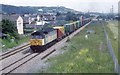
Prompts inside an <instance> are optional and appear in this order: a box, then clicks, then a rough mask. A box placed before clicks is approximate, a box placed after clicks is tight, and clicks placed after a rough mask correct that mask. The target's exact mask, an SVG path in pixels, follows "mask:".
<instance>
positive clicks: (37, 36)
mask: <svg viewBox="0 0 120 75" xmlns="http://www.w3.org/2000/svg"><path fill="white" fill-rule="evenodd" d="M42 38H43V37H42V36H40V35H33V36H31V39H42Z"/></svg>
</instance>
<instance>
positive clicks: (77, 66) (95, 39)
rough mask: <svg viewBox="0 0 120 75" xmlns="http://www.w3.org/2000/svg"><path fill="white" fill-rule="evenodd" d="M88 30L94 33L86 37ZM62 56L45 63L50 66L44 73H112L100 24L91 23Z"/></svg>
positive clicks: (65, 48) (64, 48)
mask: <svg viewBox="0 0 120 75" xmlns="http://www.w3.org/2000/svg"><path fill="white" fill-rule="evenodd" d="M88 29H92V30H95V32H96V33H91V34H89V35H88V37H89V38H88V39H85V35H86V31H87V30H88ZM68 43H69V45H68V46H67V47H63V48H61V50H66V51H65V52H64V53H63V54H60V55H58V56H56V57H52V58H50V59H49V60H47V62H49V63H51V66H50V67H49V68H48V69H47V70H46V71H40V72H45V73H46V72H49V73H61V72H62V73H113V72H114V65H113V61H112V58H111V56H110V54H109V53H108V50H107V46H106V41H105V37H104V33H103V28H102V26H101V24H100V23H99V22H98V23H92V24H90V25H89V26H88V27H86V28H85V29H84V30H82V31H81V32H80V33H79V34H77V35H76V36H75V37H73V38H72V39H71V41H70V42H68Z"/></svg>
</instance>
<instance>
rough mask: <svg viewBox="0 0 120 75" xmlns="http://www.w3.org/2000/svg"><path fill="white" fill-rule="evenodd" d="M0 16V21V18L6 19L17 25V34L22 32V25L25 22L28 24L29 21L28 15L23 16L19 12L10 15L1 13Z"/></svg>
mask: <svg viewBox="0 0 120 75" xmlns="http://www.w3.org/2000/svg"><path fill="white" fill-rule="evenodd" d="M0 17H1V19H0V21H2V19H8V20H10V21H12V22H13V23H14V24H15V25H16V27H17V30H18V34H24V33H23V26H24V25H25V24H29V23H30V22H31V21H30V19H29V17H24V16H22V15H19V14H11V15H9V14H1V15H0Z"/></svg>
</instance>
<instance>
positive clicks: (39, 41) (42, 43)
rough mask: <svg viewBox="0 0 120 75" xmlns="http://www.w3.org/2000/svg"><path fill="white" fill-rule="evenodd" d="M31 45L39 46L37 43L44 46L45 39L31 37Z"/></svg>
mask: <svg viewBox="0 0 120 75" xmlns="http://www.w3.org/2000/svg"><path fill="white" fill-rule="evenodd" d="M30 45H31V46H37V45H39V46H42V45H44V39H31V40H30Z"/></svg>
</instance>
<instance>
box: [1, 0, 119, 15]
mask: <svg viewBox="0 0 120 75" xmlns="http://www.w3.org/2000/svg"><path fill="white" fill-rule="evenodd" d="M118 1H120V0H2V1H1V0H0V4H8V5H15V6H65V7H67V8H72V9H75V10H78V11H82V12H88V11H92V12H104V13H106V12H110V8H111V7H112V5H113V7H114V12H117V11H118Z"/></svg>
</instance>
